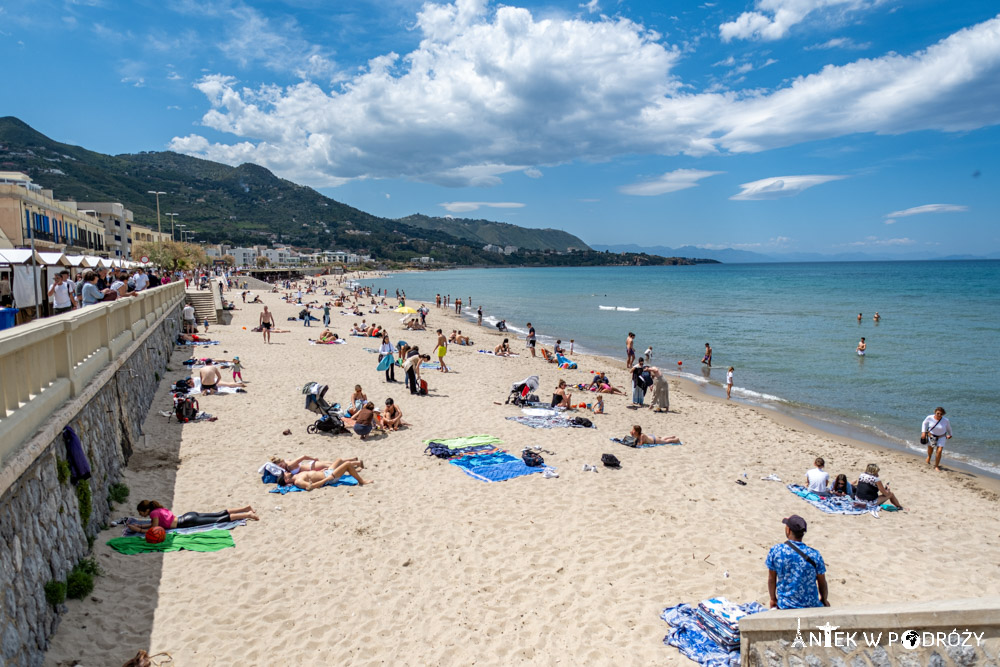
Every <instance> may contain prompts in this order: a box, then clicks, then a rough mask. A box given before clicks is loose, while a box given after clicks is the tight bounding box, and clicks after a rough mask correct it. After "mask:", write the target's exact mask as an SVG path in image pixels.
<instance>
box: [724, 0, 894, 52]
mask: <svg viewBox="0 0 1000 667" xmlns="http://www.w3.org/2000/svg"><path fill="white" fill-rule="evenodd" d="M873 4H875V2H870V1H868V0H757V4H756V9H757V10H758V11H753V12H743V13H742V14H740V15H739V17H737V18H736V20H735V21H730V22H728V23H723V24H722V25H720V26H719V36H720V37H721V38H722V41H724V42H730V41H732V40H734V39H759V40H763V41H773V40H776V39H781V38H782V37H784V36H785V35H787V34H788V31H789V30H790V29H791V28H792V27H793V26H795V25H797V24H799V23H801V22H802V21H804V20H805V19H806V18H807V17H808V16H809V15H810V14H813V13H814V12H823V13H826V14H829V13H830V12H831V11H838V12H841V13H847V12H852V11H858V10H862V9H868V8H869V7H871V6H872V5H873Z"/></svg>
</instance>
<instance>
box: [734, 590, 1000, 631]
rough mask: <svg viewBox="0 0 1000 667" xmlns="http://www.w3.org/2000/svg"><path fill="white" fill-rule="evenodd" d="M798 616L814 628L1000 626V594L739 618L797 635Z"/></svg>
mask: <svg viewBox="0 0 1000 667" xmlns="http://www.w3.org/2000/svg"><path fill="white" fill-rule="evenodd" d="M797 619H802V626H803V627H806V626H809V627H810V628H812V627H815V626H817V625H823V624H824V623H827V622H828V623H830V624H831V625H836V626H838V627H840V628H841V629H850V630H869V629H874V630H883V629H884V630H897V629H900V628H917V627H925V626H927V627H941V626H942V625H949V626H952V627H956V626H957V627H960V628H965V627H973V626H976V627H980V626H987V625H994V626H997V627H998V628H1000V597H990V598H973V599H964V600H935V601H931V602H893V603H890V604H880V605H869V606H851V607H817V608H814V609H784V610H775V611H769V612H766V613H763V614H754V615H753V616H748V617H746V618H744V619H742V620H740V634H741V635H742V634H744V633H757V632H783V633H787V632H788V630H789V628H791V633H792V636H794V635H795V627H796V624H797ZM949 629H950V628H949Z"/></svg>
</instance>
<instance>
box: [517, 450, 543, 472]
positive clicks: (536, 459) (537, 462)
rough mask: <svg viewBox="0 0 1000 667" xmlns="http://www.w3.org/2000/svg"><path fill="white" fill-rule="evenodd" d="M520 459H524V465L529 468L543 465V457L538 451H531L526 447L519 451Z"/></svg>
mask: <svg viewBox="0 0 1000 667" xmlns="http://www.w3.org/2000/svg"><path fill="white" fill-rule="evenodd" d="M521 460H522V461H524V465H526V466H528V467H529V468H537V467H538V466H541V465H545V459H543V458H542V455H541V454H539V453H538V452H533V451H531V450H530V449H526V450H524V451H523V452H521Z"/></svg>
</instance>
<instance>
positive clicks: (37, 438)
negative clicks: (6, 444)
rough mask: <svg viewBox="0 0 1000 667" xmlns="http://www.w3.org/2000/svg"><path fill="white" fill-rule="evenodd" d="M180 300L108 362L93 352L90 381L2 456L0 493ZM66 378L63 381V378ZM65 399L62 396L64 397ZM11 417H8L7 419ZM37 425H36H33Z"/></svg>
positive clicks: (180, 303)
mask: <svg viewBox="0 0 1000 667" xmlns="http://www.w3.org/2000/svg"><path fill="white" fill-rule="evenodd" d="M182 304H183V301H177V303H176V304H174V305H173V308H171V307H167V309H166V310H165V311H164V313H163V315H161V316H160V318H159V319H158V320H157V322H156V325H155V326H152V327H150V328H149V329H147V330H146V331H145V332H143V335H142V336H140V337H139V339H138V340H136V341H135V342H133V343H132V345H130V346H127V347H128V349H127V350H125V352H124V353H122V354H119V355H117V356H116V357H115V358H114V359H112V361H111V362H110V363H107V364H106V365H104V364H105V363H106V362H105V361H104V359H103V356H104V355H103V354H95V355H93V356H92V357H91V358H90V359H88V362H85V363H89V362H90V361H91V360H92V359H96V360H98V361H99V362H100V363H101V364H102V365H103V368H102V369H101V371H100V372H99V373H98V374H97V375H96V377H94V378H92V379H91V380H90V382H88V383H87V385H86V387H85V388H84V389H83V390H82V391H81V392H80V393H79V394H78V395H77V396H76V397H75V398H73V399H72V400H70V401H69V402H67V403H65V404H64V405H62V406H61V407H60V406H59V404H58V403H57V402H55V401H53V404H54V405H52V406H51V408H50V410H48V411H46V414H47V416H46V417H45V418H44V419H43V420H42V422H41V427H40V430H38V431H37V432H36V433H34V435H31V433H30V432H29V433H28V435H29V436H30V438H31V439H30V440H28V441H27V442H22V443H21V444H20V445H19V446H18V447H17V448H16V449H14V450H13V451H11V452H10V454H9V455H8V456H6V457H4V460H3V463H2V467H0V495H2V494H4V493H6V492H7V489H9V488H10V487H11V485H13V484H14V483H15V482H16V481H17V480H18V478H20V477H21V475H22V474H24V472H25V471H26V470H27V469H28V468H30V467H31V465H32V464H33V463H34V462H35V459H37V458H38V457H39V456H40V455H41V453H42V452H44V451H45V449H46V448H47V447H48V445H49V443H51V442H52V441H53V440H54V439H55V437H56V436H57V435H59V434H60V433H61V432H62V430H63V428H65V427H66V425H67V424H69V423H70V421H72V419H73V417H74V416H75V415H76V414H77V413H78V412H79V411H80V409H81V408H82V407H83V406H84V405H86V404H87V403H88V402H89V401H90V400H91V399H92V398H93V397H94V396H95V395H96V394H97V392H99V391H100V390H101V388H102V387H104V385H106V384H107V383H108V381H109V380H110V379H111V378H112V377H113V376H114V374H115V373H117V372H118V369H120V368H121V367H122V365H124V364H125V362H126V361H128V359H129V357H131V356H132V354H133V353H134V352H135V351H136V350H138V349H139V347H140V346H142V344H143V343H144V342H145V341H146V339H147V338H149V336H150V335H151V334H152V333H153V332H154V331H156V330H157V329H158V328H159V327H161V326H163V323H164V321H165V320H166V319H167V318H168V317H171V316H172V313H173V310H175V309H176V310H177V311H179V310H180V308H181V305H182ZM103 349H104V348H102V350H103ZM64 381H65V380H64ZM65 382H66V385H67V396H68V389H69V384H70V383H69V382H68V381H65ZM64 400H65V399H64ZM8 419H10V418H8ZM36 428H39V426H38V425H36Z"/></svg>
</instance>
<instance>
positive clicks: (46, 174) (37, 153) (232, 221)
mask: <svg viewBox="0 0 1000 667" xmlns="http://www.w3.org/2000/svg"><path fill="white" fill-rule="evenodd" d="M0 171H22V172H24V173H26V174H28V175H29V176H30V177H31V178H32V180H34V182H35V183H37V184H39V185H41V186H42V187H44V188H49V189H51V190H53V192H54V194H55V197H56V198H57V199H63V200H76V201H118V202H121V203H123V204H124V205H125V206H126V207H127V208H129V209H131V210H132V212H133V213H134V215H135V222H136V223H137V224H140V225H145V226H148V227H151V228H153V229H156V226H157V222H156V198H155V196H154V195H152V194H149V191H150V190H152V191H161V192H164V193H166V194H163V195H160V210H161V223H162V224H163V230H164V231H169V229H170V218H169V217H167V216H163V215H162V213H167V212H170V213H177V214H178V215H177V217H176V218H175V221H176V222H177V223H180V224H185V225H187V226H188V230H189V231H191V230H193V231H194V232H195V233H196V236H195V239H196V240H198V241H206V242H212V243H230V244H233V245H252V244H270V243H275V242H281V243H287V244H289V245H293V246H297V247H306V248H315V249H319V250H333V249H342V250H349V251H355V252H359V253H365V254H371V255H373V256H374V257H376V258H378V259H380V260H394V261H403V262H405V261H408V260H410V259H411V258H413V257H414V256H429V257H432V258H434V259H435V260H436V261H437V262H442V263H454V264H463V265H487V266H488V265H524V264H530V265H606V264H612V265H614V264H636V263H638V264H665V263H678V262H677V261H676V260H665V259H664V258H660V257H655V256H649V255H642V254H635V253H625V254H611V253H598V252H595V251H592V250H590V249H589V248H588V247H587V245H586V244H585V243H584V242H583V241H581V240H580V239H579V238H577V237H575V236H573V235H572V234H568V233H566V232H563V231H560V230H557V229H527V228H524V227H518V226H516V225H510V224H506V223H498V222H490V221H487V220H454V219H450V218H431V217H428V216H423V215H414V216H410V217H408V218H404V219H402V220H390V219H386V218H380V217H378V216H374V215H371V214H370V213H366V212H364V211H361V210H358V209H356V208H353V207H351V206H347V205H346V204H343V203H341V202H338V201H336V200H334V199H330V198H329V197H325V196H323V195H321V194H320V193H318V192H316V191H315V190H313V189H312V188H309V187H305V186H301V185H297V184H295V183H292V182H291V181H286V180H284V179H282V178H278V177H277V176H275V175H274V174H272V173H271V172H270V171H268V170H267V169H265V168H264V167H260V166H258V165H254V164H242V165H240V166H238V167H230V166H228V165H224V164H219V163H217V162H210V161H208V160H201V159H198V158H193V157H189V156H186V155H181V154H178V153H172V152H143V153H137V154H126V155H103V154H101V153H95V152H94V151H89V150H87V149H85V148H81V147H79V146H71V145H69V144H63V143H59V142H57V141H53V140H52V139H50V138H48V137H46V136H45V135H43V134H41V133H39V132H37V131H36V130H34V129H33V128H31V127H30V126H28V125H27V124H25V123H24V122H22V121H21V120H19V119H17V118H14V117H5V118H0ZM489 243H491V244H495V245H499V246H508V245H512V246H517V247H518V248H519V249H520V250H519V252H517V253H514V254H512V255H502V254H498V253H495V252H487V251H485V250H483V246H484V245H486V244H489ZM570 249H579V250H580V252H572V254H571V255H561V254H557V253H564V252H566V251H568V250H570ZM680 263H688V262H680Z"/></svg>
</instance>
